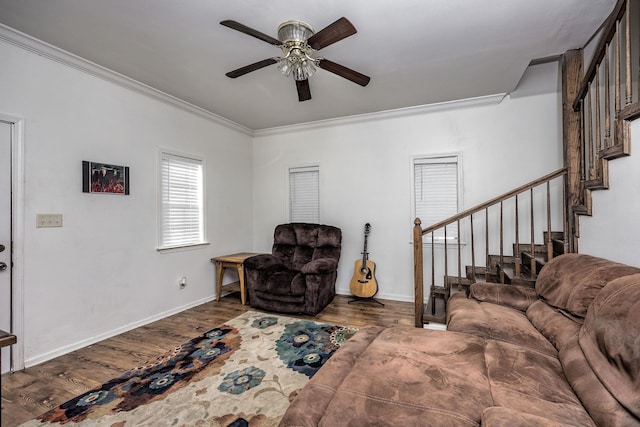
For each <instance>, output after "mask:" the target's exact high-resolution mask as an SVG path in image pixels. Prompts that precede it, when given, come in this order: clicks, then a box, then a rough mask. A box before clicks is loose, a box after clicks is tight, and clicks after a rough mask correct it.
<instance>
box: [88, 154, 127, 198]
mask: <svg viewBox="0 0 640 427" xmlns="http://www.w3.org/2000/svg"><path fill="white" fill-rule="evenodd" d="M82 191H83V192H85V193H101V194H129V167H127V166H117V165H109V164H106V163H97V162H88V161H86V160H85V161H83V162H82Z"/></svg>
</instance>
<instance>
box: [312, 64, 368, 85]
mask: <svg viewBox="0 0 640 427" xmlns="http://www.w3.org/2000/svg"><path fill="white" fill-rule="evenodd" d="M318 67H320V68H322V69H323V70H327V71H330V72H332V73H333V74H337V75H338V76H340V77H344V78H345V79H347V80H351V81H352V82H354V83H357V84H359V85H360V86H366V85H368V84H369V81H371V77H369V76H365V75H364V74H362V73H359V72H357V71H355V70H352V69H351V68H347V67H345V66H344V65H340V64H337V63H335V62H333V61H329V60H328V59H324V58H323V59H321V60H320V62H319V63H318Z"/></svg>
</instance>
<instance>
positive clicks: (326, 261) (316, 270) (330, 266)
mask: <svg viewBox="0 0 640 427" xmlns="http://www.w3.org/2000/svg"><path fill="white" fill-rule="evenodd" d="M337 268H338V261H337V260H336V259H335V258H317V259H314V260H313V261H311V262H308V263H306V264H305V265H303V266H302V268H301V269H300V272H302V273H303V274H325V273H330V272H332V271H334V270H336V269H337Z"/></svg>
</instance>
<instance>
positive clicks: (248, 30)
mask: <svg viewBox="0 0 640 427" xmlns="http://www.w3.org/2000/svg"><path fill="white" fill-rule="evenodd" d="M220 24H221V25H224V26H225V27H229V28H232V29H234V30H236V31H240V32H241V33H245V34H248V35H250V36H252V37H255V38H257V39H260V40H262V41H265V42H267V43H271V44H272V45H274V46H280V45H281V44H282V42H281V41H280V40H278V39H274V38H273V37H271V36H268V35H266V34H265V33H261V32H260V31H258V30H254V29H253V28H250V27H247V26H246V25H244V24H241V23H239V22H236V21H232V20H230V19H227V20H226V21H222V22H220Z"/></svg>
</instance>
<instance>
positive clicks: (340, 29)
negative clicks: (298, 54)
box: [307, 17, 357, 50]
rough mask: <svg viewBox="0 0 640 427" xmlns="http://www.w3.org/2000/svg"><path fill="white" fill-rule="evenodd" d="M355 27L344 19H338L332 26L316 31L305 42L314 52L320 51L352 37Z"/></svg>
mask: <svg viewBox="0 0 640 427" xmlns="http://www.w3.org/2000/svg"><path fill="white" fill-rule="evenodd" d="M356 32H357V31H356V27H354V26H353V24H352V23H351V22H349V20H348V19H347V18H345V17H342V18H340V19H338V20H337V21H336V22H334V23H333V24H329V25H328V26H326V27H325V28H323V29H322V30H320V31H318V32H317V33H315V34H314V35H312V36H311V37H309V39H308V40H307V44H308V45H309V46H311V47H312V48H314V49H315V50H320V49H322V48H323V47H327V46H329V45H330V44H333V43H335V42H339V41H340V40H342V39H344V38H347V37H349V36H352V35H354V34H355V33H356Z"/></svg>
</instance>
